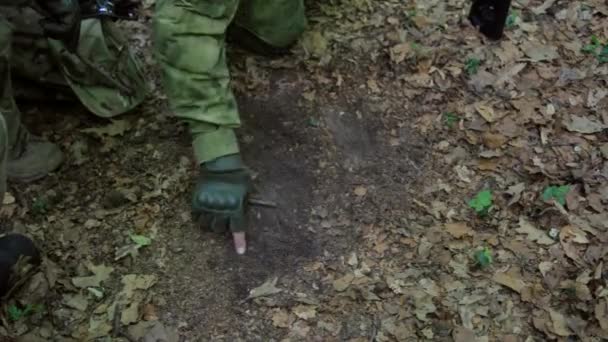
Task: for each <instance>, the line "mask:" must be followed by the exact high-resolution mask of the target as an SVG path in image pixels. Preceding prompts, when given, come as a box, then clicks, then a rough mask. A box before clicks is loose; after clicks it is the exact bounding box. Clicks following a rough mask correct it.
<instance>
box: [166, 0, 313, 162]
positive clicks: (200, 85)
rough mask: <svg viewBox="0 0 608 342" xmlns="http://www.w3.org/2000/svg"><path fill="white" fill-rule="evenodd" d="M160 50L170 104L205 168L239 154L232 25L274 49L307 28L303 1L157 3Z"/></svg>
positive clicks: (190, 0) (184, 0)
mask: <svg viewBox="0 0 608 342" xmlns="http://www.w3.org/2000/svg"><path fill="white" fill-rule="evenodd" d="M154 20H155V21H154V31H155V33H154V34H155V44H156V50H157V52H158V57H159V61H160V64H161V67H162V71H163V81H164V87H165V91H166V92H167V95H168V98H169V103H170V105H171V108H172V110H173V111H174V112H175V114H176V116H178V117H179V118H181V119H183V120H184V121H185V122H187V123H188V124H189V127H190V131H191V133H192V138H193V147H194V153H195V156H196V158H197V160H198V162H199V163H202V162H206V161H209V160H212V159H215V158H218V157H221V156H225V155H229V154H234V153H238V152H239V148H238V144H237V141H236V137H235V135H234V132H233V128H236V127H238V126H239V125H240V119H239V113H238V109H237V105H236V101H235V99H234V95H233V93H232V90H231V88H230V74H229V71H228V66H227V64H226V49H225V40H226V32H227V30H228V28H229V26H230V25H234V26H237V27H239V28H240V29H243V30H245V31H247V32H249V33H251V34H252V35H254V36H256V37H257V38H259V39H260V40H261V41H262V42H264V43H266V44H267V45H270V46H273V47H287V46H289V45H291V44H292V43H294V42H295V41H296V40H297V39H298V37H299V36H300V34H301V33H302V32H303V30H304V28H305V26H306V18H305V13H304V2H303V0H240V1H239V0H157V1H156V13H155V17H154Z"/></svg>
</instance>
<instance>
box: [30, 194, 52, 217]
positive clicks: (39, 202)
mask: <svg viewBox="0 0 608 342" xmlns="http://www.w3.org/2000/svg"><path fill="white" fill-rule="evenodd" d="M48 210H49V204H48V202H47V201H46V200H45V199H44V198H36V199H35V200H34V203H32V213H33V214H34V215H43V214H46V213H47V212H48Z"/></svg>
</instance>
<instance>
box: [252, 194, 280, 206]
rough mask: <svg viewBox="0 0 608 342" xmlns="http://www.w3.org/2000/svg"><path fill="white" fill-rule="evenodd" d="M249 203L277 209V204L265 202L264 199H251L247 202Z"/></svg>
mask: <svg viewBox="0 0 608 342" xmlns="http://www.w3.org/2000/svg"><path fill="white" fill-rule="evenodd" d="M247 203H249V205H253V206H258V207H267V208H276V207H277V204H276V203H275V202H271V201H265V200H263V199H259V198H254V197H250V198H249V199H248V200H247Z"/></svg>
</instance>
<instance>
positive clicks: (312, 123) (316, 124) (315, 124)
mask: <svg viewBox="0 0 608 342" xmlns="http://www.w3.org/2000/svg"><path fill="white" fill-rule="evenodd" d="M308 126H310V127H319V126H321V123H320V122H319V120H317V119H316V118H313V117H310V118H308Z"/></svg>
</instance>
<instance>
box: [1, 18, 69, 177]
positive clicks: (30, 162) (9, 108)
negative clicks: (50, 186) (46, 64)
mask: <svg viewBox="0 0 608 342" xmlns="http://www.w3.org/2000/svg"><path fill="white" fill-rule="evenodd" d="M14 58H15V57H14V56H12V25H11V23H9V22H8V21H7V20H6V19H5V18H4V17H0V112H1V113H2V116H3V118H4V122H5V124H6V125H5V126H6V140H7V144H8V148H9V150H8V153H7V156H6V158H7V159H6V160H7V162H6V169H5V170H3V171H5V172H6V175H7V177H8V178H10V179H14V180H17V181H32V180H35V179H39V178H41V177H44V176H45V175H46V174H48V173H49V172H51V171H53V170H54V169H56V168H57V167H58V166H59V165H60V164H61V162H62V160H63V155H62V154H61V151H60V150H59V148H58V147H57V146H55V145H54V144H51V143H49V142H47V141H43V140H41V139H39V138H36V137H32V136H30V135H29V133H28V132H27V130H26V129H25V128H24V127H23V125H22V124H21V113H20V111H19V108H18V107H17V104H16V103H15V99H14V96H13V89H12V81H11V60H12V59H14Z"/></svg>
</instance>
